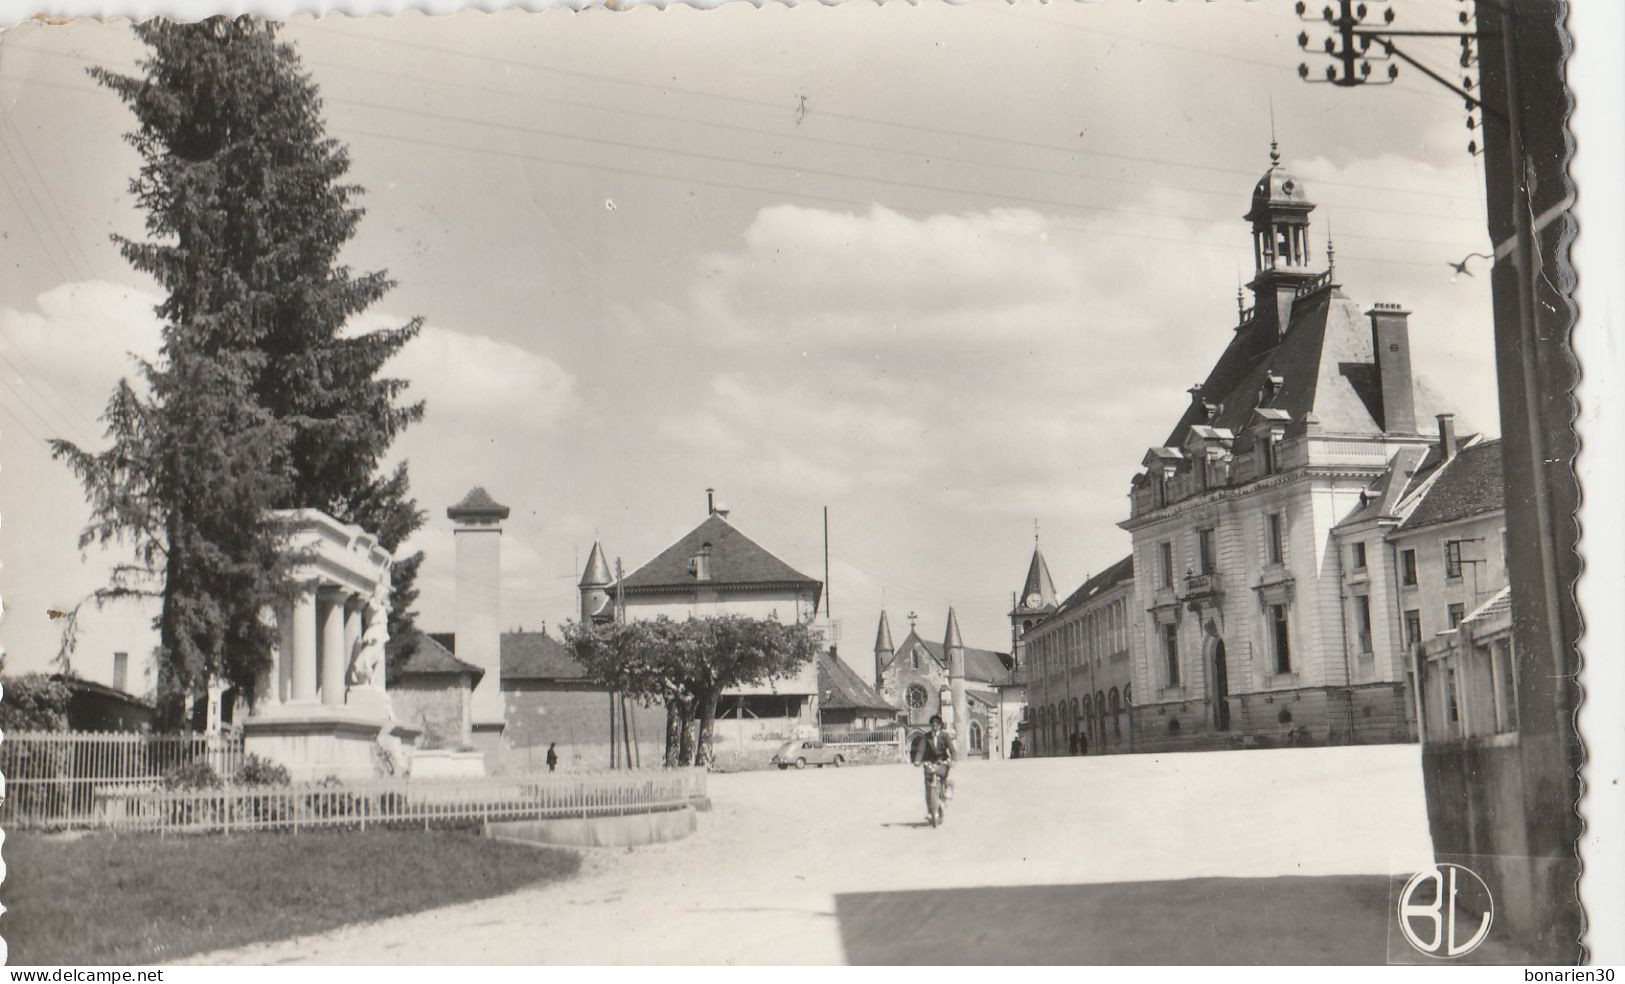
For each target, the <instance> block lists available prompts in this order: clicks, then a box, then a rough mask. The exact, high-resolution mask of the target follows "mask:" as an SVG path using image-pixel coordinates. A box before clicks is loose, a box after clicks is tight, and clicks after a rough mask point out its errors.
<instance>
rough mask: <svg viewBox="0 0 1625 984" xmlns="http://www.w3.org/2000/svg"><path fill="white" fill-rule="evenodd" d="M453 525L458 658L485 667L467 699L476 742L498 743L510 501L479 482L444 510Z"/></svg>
mask: <svg viewBox="0 0 1625 984" xmlns="http://www.w3.org/2000/svg"><path fill="white" fill-rule="evenodd" d="M446 516H447V518H449V519H450V520H451V521H452V522H453V523H455V524H456V525H455V526H454V527H453V536H454V537H455V540H456V544H457V617H456V622H455V623H454V625H455V628H456V631H457V637H456V639H457V649H456V652H457V658H458V659H460V660H462V661H463V662H465V663H472V664H473V665H475V666H478V667H480V668H481V669H483V670H485V675H484V676H483V677H481V678H480V681H479V683H477V684H475V686H474V693H473V695H472V699H471V702H470V705H471V706H470V712H471V717H472V719H473V732H474V736H475V742H476V744H480V745H481V746H482V748H485V750H487V751H488V752H489V751H491V750H492V749H494V748H495V747H497V744H498V743H497V742H496V739H498V738H500V737H501V735H502V732H503V728H504V723H505V718H504V713H503V700H502V608H501V601H502V521H503V520H505V519H507V518H508V507H507V506H504V505H502V504H501V503H499V502H497V501H495V500H494V499H492V498H491V496H490V495H489V494H488V493H487V492H486V491H485V490H484V489H482V488H475V489H473V490H472V491H470V492H469V493H468V495H466V496H464V497H463V499H462V501H461V502H458V503H457V504H456V505H455V506H452V507H451V508H449V509H447V510H446Z"/></svg>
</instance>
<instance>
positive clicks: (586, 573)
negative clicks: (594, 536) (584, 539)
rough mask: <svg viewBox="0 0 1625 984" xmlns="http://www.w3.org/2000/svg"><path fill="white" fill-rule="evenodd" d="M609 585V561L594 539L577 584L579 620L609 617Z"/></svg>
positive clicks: (592, 620)
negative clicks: (579, 604) (579, 609)
mask: <svg viewBox="0 0 1625 984" xmlns="http://www.w3.org/2000/svg"><path fill="white" fill-rule="evenodd" d="M609 585H610V579H609V562H608V561H606V560H605V559H604V548H603V547H602V546H600V545H599V543H598V541H597V540H594V541H593V542H592V552H591V553H589V554H588V555H587V567H586V569H585V570H583V571H582V572H581V583H580V584H579V585H577V588H578V590H579V591H580V594H581V621H583V622H588V623H590V622H604V621H608V620H609V619H610V617H611V615H612V613H611V611H610V604H609Z"/></svg>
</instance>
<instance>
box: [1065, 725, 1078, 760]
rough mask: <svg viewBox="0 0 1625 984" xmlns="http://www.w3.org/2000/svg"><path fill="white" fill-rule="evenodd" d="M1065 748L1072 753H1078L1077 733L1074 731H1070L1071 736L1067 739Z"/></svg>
mask: <svg viewBox="0 0 1625 984" xmlns="http://www.w3.org/2000/svg"><path fill="white" fill-rule="evenodd" d="M1066 750H1067V751H1068V752H1070V753H1071V754H1073V755H1076V754H1078V733H1077V732H1076V731H1074V732H1072V737H1070V738H1068V739H1067V742H1066Z"/></svg>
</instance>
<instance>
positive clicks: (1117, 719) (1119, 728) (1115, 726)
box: [1110, 687, 1123, 744]
mask: <svg viewBox="0 0 1625 984" xmlns="http://www.w3.org/2000/svg"><path fill="white" fill-rule="evenodd" d="M1110 701H1111V708H1112V741H1113V742H1114V743H1117V744H1122V742H1123V701H1122V698H1121V697H1119V696H1118V694H1117V688H1116V687H1113V688H1112V692H1111V696H1110Z"/></svg>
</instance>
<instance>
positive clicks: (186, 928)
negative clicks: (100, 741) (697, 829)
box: [0, 830, 580, 964]
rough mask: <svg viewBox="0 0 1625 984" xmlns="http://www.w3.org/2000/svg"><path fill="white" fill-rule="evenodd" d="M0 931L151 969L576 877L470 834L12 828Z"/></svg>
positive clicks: (42, 945) (29, 951)
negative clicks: (44, 831) (160, 833)
mask: <svg viewBox="0 0 1625 984" xmlns="http://www.w3.org/2000/svg"><path fill="white" fill-rule="evenodd" d="M5 862H6V879H5V882H4V883H3V884H0V902H3V903H4V904H5V906H6V912H5V913H4V914H3V915H0V936H4V937H5V940H6V943H7V945H8V946H9V947H10V951H11V952H10V962H11V963H12V964H152V963H163V962H166V961H169V960H176V959H179V958H181V957H185V956H187V955H189V954H193V953H198V952H201V951H204V950H213V949H218V948H222V947H230V946H240V945H242V944H245V943H254V942H259V941H262V940H273V939H285V938H287V937H290V936H297V935H300V934H303V933H313V932H319V931H323V930H328V929H332V928H334V927H336V926H340V925H343V924H346V923H357V922H367V921H371V920H375V919H382V918H385V917H387V916H396V915H401V914H403V913H408V912H417V911H421V910H423V909H432V908H435V907H437V906H442V905H449V904H451V903H454V902H466V901H469V900H472V899H480V898H487V897H489V896H493V895H501V894H503V893H506V892H511V891H514V890H515V889H519V888H524V887H526V886H532V885H536V884H538V883H541V882H547V881H553V880H557V879H562V878H568V877H570V876H572V875H574V874H575V872H576V869H577V868H578V867H579V865H580V858H579V857H578V856H577V855H575V854H574V853H571V852H569V851H562V850H555V849H549V848H539V847H531V846H529V845H525V844H514V843H508V842H504V841H496V840H489V839H487V838H483V837H480V836H479V835H478V834H475V833H469V832H460V831H422V830H417V831H413V830H376V831H374V830H369V831H366V832H360V831H331V832H322V833H300V834H297V835H294V834H284V833H262V834H241V835H234V836H230V837H222V836H201V837H167V838H159V837H155V836H146V835H143V836H134V837H116V838H115V837H111V836H105V835H96V836H87V837H78V838H69V837H61V836H41V835H35V836H29V835H28V834H20V835H19V834H12V835H9V836H7V837H6V840H5Z"/></svg>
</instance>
